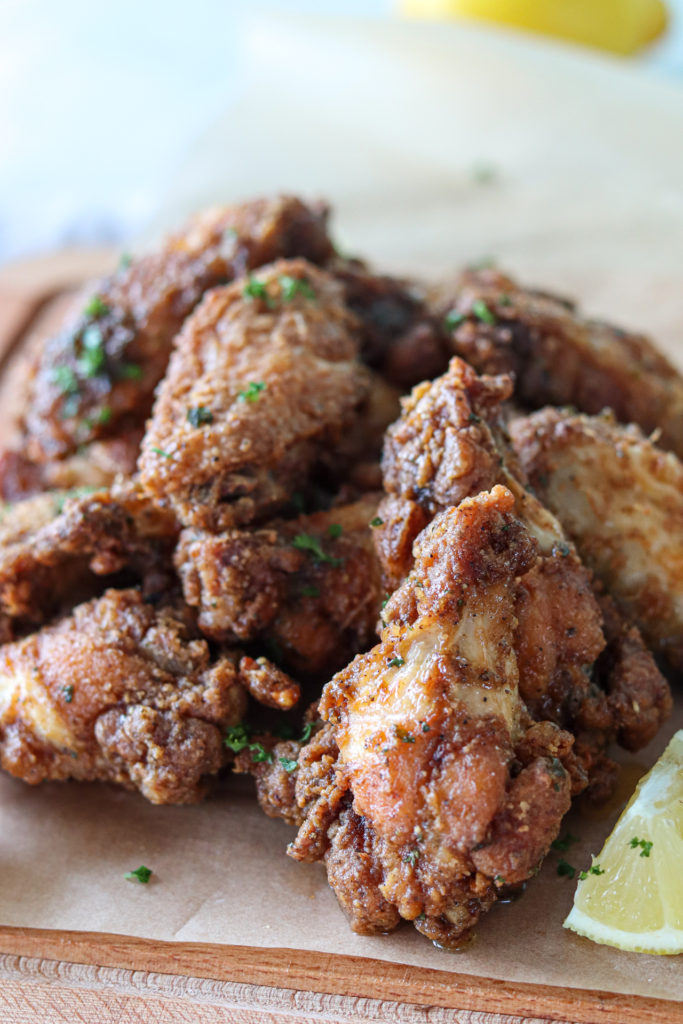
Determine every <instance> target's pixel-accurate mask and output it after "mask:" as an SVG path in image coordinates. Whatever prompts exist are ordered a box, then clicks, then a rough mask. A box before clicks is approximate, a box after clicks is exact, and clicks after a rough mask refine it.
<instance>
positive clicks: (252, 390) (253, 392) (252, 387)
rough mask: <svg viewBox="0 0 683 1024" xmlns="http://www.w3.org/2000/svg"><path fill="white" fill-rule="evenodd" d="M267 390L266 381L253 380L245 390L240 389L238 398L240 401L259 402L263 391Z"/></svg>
mask: <svg viewBox="0 0 683 1024" xmlns="http://www.w3.org/2000/svg"><path fill="white" fill-rule="evenodd" d="M265 390H266V382H265V381H263V380H252V381H250V382H249V384H247V386H246V388H244V390H243V391H238V393H237V398H238V399H239V401H240V402H258V400H259V397H260V394H261V392H262V391H265Z"/></svg>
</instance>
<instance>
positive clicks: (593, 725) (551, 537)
mask: <svg viewBox="0 0 683 1024" xmlns="http://www.w3.org/2000/svg"><path fill="white" fill-rule="evenodd" d="M510 390H511V382H510V380H509V378H506V377H493V378H492V377H487V376H482V377H479V376H478V375H477V374H476V373H475V371H474V370H473V369H472V368H471V367H469V366H468V365H466V364H465V363H464V362H463V361H462V360H460V359H458V358H455V359H453V360H452V362H451V365H450V368H449V371H448V373H446V374H444V376H442V377H440V378H438V379H437V380H436V381H434V382H432V383H431V384H422V385H419V386H418V387H417V388H415V389H414V390H413V392H412V394H411V395H410V396H408V397H407V398H405V399H403V403H402V404H403V414H402V416H401V418H400V419H399V420H398V421H397V423H396V424H395V425H394V426H393V427H391V428H390V429H389V431H388V432H387V438H386V443H385V452H384V461H383V469H384V479H385V487H386V489H387V491H388V492H389V493H388V496H387V498H385V499H384V501H383V502H382V503H381V504H380V507H379V510H378V516H379V517H380V518H381V519H382V520H383V522H382V524H381V525H380V526H379V527H378V528H377V529H376V530H375V541H376V544H377V550H378V554H379V557H380V560H381V561H382V564H383V568H384V575H385V583H386V586H387V589H389V590H391V589H393V588H394V587H395V586H396V585H397V584H398V581H399V580H401V579H403V577H404V576H405V575H406V574H407V573H408V572H410V570H411V567H412V562H413V554H412V544H413V541H414V539H415V536H416V534H417V532H418V531H419V530H420V529H423V528H424V526H425V525H426V523H428V522H429V521H430V520H431V518H432V517H433V515H434V514H435V513H436V512H438V511H439V510H440V509H445V508H448V507H449V506H452V505H456V504H457V503H458V502H460V501H461V500H463V498H465V497H466V496H468V495H469V496H474V495H475V494H477V493H478V492H479V491H480V490H482V489H490V488H491V487H492V486H493V485H494V484H496V483H500V484H504V485H505V486H506V487H508V488H509V489H510V490H511V491H512V493H513V494H514V496H515V499H516V502H517V515H518V516H519V518H520V519H521V521H522V522H523V523H524V524H525V526H526V527H527V528H528V530H529V532H530V534H531V536H532V537H534V538H535V540H536V541H537V543H538V557H537V559H536V562H535V564H534V565H533V566H531V567H530V568H529V569H528V570H527V571H526V572H525V573H524V574H523V575H522V576H521V578H520V580H519V582H518V587H517V600H516V605H515V614H516V616H517V618H518V626H517V629H516V634H515V648H516V654H517V658H518V664H519V672H520V682H519V686H520V692H521V694H522V697H523V698H524V700H525V701H526V702H527V704H528V707H529V710H530V712H531V714H532V715H533V716H534V717H535V718H537V719H538V720H546V719H549V720H551V721H554V722H556V723H557V724H558V725H560V726H562V727H563V728H566V729H568V730H569V731H570V732H571V733H572V734H573V735H574V736H575V737H576V740H577V742H576V751H577V755H578V764H577V771H576V773H575V778H574V786H575V789H576V790H578V789H580V788H582V786H585V784H586V781H587V780H588V781H589V783H590V786H591V792H592V793H593V795H595V796H602V795H604V794H605V792H606V791H608V788H609V785H610V783H611V782H613V781H614V778H615V767H614V765H613V763H612V762H611V761H610V760H609V758H608V757H607V755H606V753H605V751H606V749H607V747H608V746H609V744H610V743H611V742H612V741H613V740H614V739H615V737H617V736H621V737H622V739H623V737H624V736H625V735H626V734H627V733H628V736H629V737H630V743H631V747H632V748H634V744H635V748H637V747H640V746H644V745H645V744H646V743H647V742H648V741H649V740H650V739H652V738H653V736H654V735H655V733H656V731H657V728H658V726H659V725H660V724H661V722H663V721H664V720H665V719H666V717H667V716H668V714H669V713H670V710H671V696H670V692H669V689H668V686H667V684H666V681H665V680H664V679H663V677H662V675H661V673H660V672H659V670H658V669H657V666H656V664H655V662H654V659H653V658H652V656H651V655H650V654H649V652H648V651H647V650H646V649H645V647H644V644H643V641H642V638H641V637H640V635H639V633H638V631H637V630H633V632H632V633H631V634H630V636H631V640H630V645H629V648H628V649H629V652H630V656H631V658H637V661H638V673H637V683H636V684H635V686H636V689H637V690H638V694H639V696H638V701H637V703H638V706H639V708H640V709H641V712H642V714H641V715H640V728H636V727H635V725H634V724H633V723H632V724H631V727H630V728H629V729H628V730H624V729H623V728H622V721H621V715H622V713H623V704H624V701H623V695H624V688H625V687H628V685H629V680H630V679H631V680H632V681H634V680H635V676H633V677H632V676H631V675H630V671H629V663H628V659H625V658H624V657H613V656H611V655H609V654H608V653H607V651H606V649H607V647H608V640H609V638H608V636H607V635H606V632H605V623H604V621H603V613H602V611H601V609H600V607H599V604H598V601H597V600H596V597H595V595H594V592H593V589H594V588H593V583H592V579H591V576H590V574H589V572H588V571H587V570H586V568H585V567H584V566H583V564H582V563H581V561H580V559H579V557H578V555H577V553H576V551H575V549H574V548H573V546H572V544H571V542H570V541H569V540H568V538H567V536H566V535H565V534H564V532H563V530H562V527H561V526H560V524H559V522H558V520H557V519H556V518H555V517H554V516H553V515H552V513H551V512H549V511H548V510H547V509H546V508H545V507H544V506H543V505H541V503H540V502H539V501H538V499H537V498H536V497H535V496H534V495H533V494H532V493H531V492H530V491H528V490H526V489H525V487H524V486H522V483H521V482H520V480H521V479H523V478H524V477H523V471H522V469H521V467H520V466H519V465H518V463H517V460H516V457H515V454H514V451H513V450H512V449H511V446H510V444H509V440H508V438H507V435H506V432H505V430H504V428H503V426H502V423H501V408H500V406H501V403H502V402H503V401H504V400H505V399H506V398H507V397H508V395H509V393H510ZM615 615H616V611H615ZM615 642H616V641H615ZM636 647H637V648H638V653H637V655H636ZM645 694H647V699H646V700H643V698H644V696H645ZM641 701H642V703H640V702H641Z"/></svg>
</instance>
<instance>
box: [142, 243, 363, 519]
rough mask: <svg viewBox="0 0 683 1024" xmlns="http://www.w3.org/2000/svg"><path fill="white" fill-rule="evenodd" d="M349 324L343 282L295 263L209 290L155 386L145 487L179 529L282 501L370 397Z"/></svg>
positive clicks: (268, 509) (264, 510)
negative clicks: (165, 504) (173, 515)
mask: <svg viewBox="0 0 683 1024" xmlns="http://www.w3.org/2000/svg"><path fill="white" fill-rule="evenodd" d="M293 282H294V283H293ZM356 328H357V324H356V321H355V319H354V318H353V317H352V316H351V314H350V313H349V312H348V311H347V310H346V309H345V307H344V306H343V304H342V297H341V289H340V286H339V285H338V284H337V283H336V282H335V281H334V279H333V278H332V277H330V276H329V275H328V274H325V273H324V272H323V271H320V270H318V269H317V268H315V267H313V266H312V265H310V264H307V263H305V262H304V261H302V260H298V261H293V260H291V261H281V262H279V263H276V264H273V265H272V266H270V267H268V268H266V269H264V270H261V271H260V272H259V273H258V274H257V275H255V276H254V278H251V279H249V280H246V279H242V280H240V281H237V282H235V283H234V284H233V285H231V286H228V287H226V288H221V289H216V290H215V291H213V292H212V293H211V294H210V295H208V296H207V297H206V299H205V300H204V302H203V303H202V304H201V306H200V307H199V309H198V310H197V311H196V312H195V313H194V315H193V316H192V317H191V318H190V319H189V320H188V322H187V323H186V325H185V327H184V329H183V331H182V333H181V334H180V336H179V338H178V344H177V348H176V351H175V353H174V355H173V358H172V360H171V364H170V367H169V370H168V374H167V376H166V378H165V379H164V381H163V383H162V385H161V387H160V390H159V394H158V397H157V401H156V405H155V408H154V415H153V417H152V420H151V421H150V424H149V426H148V430H147V434H146V437H145V440H144V442H143V449H142V455H141V458H140V473H141V478H142V481H143V483H144V485H145V486H146V487H147V488H148V489H149V491H150V492H151V493H152V494H153V495H155V496H156V497H157V498H158V500H160V501H163V500H170V501H171V502H172V504H173V505H174V507H175V508H176V509H177V511H178V514H179V516H180V518H181V520H182V521H183V522H184V523H185V524H187V525H193V526H199V527H201V528H204V529H209V530H214V531H217V530H221V529H225V528H229V527H232V526H235V525H238V524H240V523H245V522H251V521H253V520H255V519H259V518H261V519H263V518H264V516H266V515H268V514H272V513H273V512H274V511H276V510H277V509H278V508H280V507H282V506H283V505H286V503H287V502H288V500H289V498H290V496H291V493H292V491H294V490H296V489H297V488H299V489H300V487H301V484H302V482H303V483H305V481H306V478H307V475H308V473H309V472H310V470H311V469H312V468H313V466H314V465H315V463H316V460H317V459H318V458H319V457H320V455H321V453H322V452H326V453H329V452H330V451H331V450H334V448H335V446H336V445H338V444H339V442H340V440H341V439H342V437H343V435H344V432H345V431H346V430H348V428H349V427H350V426H351V425H352V423H353V421H354V418H355V416H356V415H357V413H358V412H359V410H360V408H361V406H362V404H363V402H364V401H365V399H366V396H367V394H368V389H369V384H370V379H369V375H368V371H367V370H366V369H365V368H364V367H363V366H361V364H360V363H359V362H358V359H357V354H358V339H357V330H356ZM193 410H204V411H205V412H203V413H198V414H197V415H198V416H200V417H201V420H200V421H199V420H197V419H196V418H194V419H193V412H192V411H193ZM195 424H198V425H195Z"/></svg>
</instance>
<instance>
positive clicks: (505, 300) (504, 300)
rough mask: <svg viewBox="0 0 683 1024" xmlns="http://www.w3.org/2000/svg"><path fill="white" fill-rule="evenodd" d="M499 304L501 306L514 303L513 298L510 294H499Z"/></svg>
mask: <svg viewBox="0 0 683 1024" xmlns="http://www.w3.org/2000/svg"><path fill="white" fill-rule="evenodd" d="M498 305H499V306H511V305H512V299H511V298H510V296H509V295H499V296H498Z"/></svg>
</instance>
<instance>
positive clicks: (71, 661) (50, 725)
mask: <svg viewBox="0 0 683 1024" xmlns="http://www.w3.org/2000/svg"><path fill="white" fill-rule="evenodd" d="M245 703H246V696H245V692H244V689H243V687H242V686H241V684H240V681H239V675H238V669H237V667H236V665H235V663H234V659H233V658H231V657H229V656H225V655H222V656H219V657H218V658H216V659H213V658H212V657H211V655H210V652H209V647H208V644H207V643H206V641H205V640H202V639H200V638H199V637H198V634H197V633H196V630H195V629H194V627H193V624H192V619H191V617H188V616H187V615H186V614H185V613H184V612H183V610H182V608H174V607H171V606H168V607H164V606H157V607H154V606H152V605H151V604H149V603H146V602H145V601H144V600H143V598H142V596H141V595H140V593H139V592H138V591H135V590H121V591H119V590H109V591H107V593H105V594H104V596H103V597H101V598H98V599H97V600H94V601H91V602H89V603H88V604H84V605H80V606H79V607H78V608H76V609H75V611H74V613H73V615H71V616H69V617H68V618H66V619H64V620H62V621H60V622H59V623H57V624H56V625H54V626H47V627H45V628H44V629H42V630H41V631H40V632H38V633H35V634H32V635H30V636H28V637H25V638H24V639H23V640H20V641H18V642H16V643H12V644H6V645H5V646H4V647H2V648H0V763H1V764H2V767H3V768H4V769H5V770H6V771H9V772H11V773H12V774H13V775H16V776H17V777H19V778H22V779H24V780H25V781H26V782H30V783H38V782H41V781H43V780H44V779H68V778H75V779H88V780H106V781H112V782H117V783H120V784H121V785H124V786H127V787H128V788H137V789H139V790H140V791H141V792H142V793H143V794H144V795H145V796H146V797H147V799H149V800H151V801H152V802H154V803H186V802H191V801H194V800H197V799H199V797H200V796H201V794H202V791H203V779H204V777H205V776H207V775H211V774H214V773H215V772H217V771H218V770H219V768H220V767H221V766H222V765H223V764H224V763H225V759H226V751H225V748H224V746H223V742H222V734H223V731H224V730H225V728H226V727H228V726H230V725H233V724H235V723H236V722H238V721H239V720H240V719H241V717H242V715H243V713H244V708H245Z"/></svg>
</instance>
